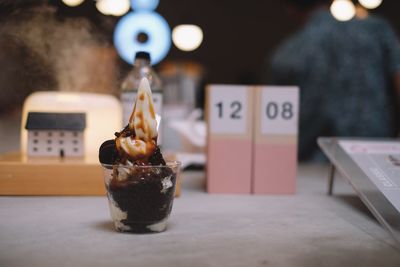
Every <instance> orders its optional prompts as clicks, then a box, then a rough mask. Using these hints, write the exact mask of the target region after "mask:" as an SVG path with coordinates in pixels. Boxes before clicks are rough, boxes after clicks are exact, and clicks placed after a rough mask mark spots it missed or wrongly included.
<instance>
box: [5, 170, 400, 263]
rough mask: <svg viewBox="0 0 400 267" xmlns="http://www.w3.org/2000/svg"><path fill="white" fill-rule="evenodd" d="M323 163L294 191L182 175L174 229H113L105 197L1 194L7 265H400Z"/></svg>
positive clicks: (377, 227)
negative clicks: (258, 191) (331, 188)
mask: <svg viewBox="0 0 400 267" xmlns="http://www.w3.org/2000/svg"><path fill="white" fill-rule="evenodd" d="M327 173H328V169H327V167H326V166H301V167H300V169H299V177H298V192H297V194H296V195H282V196H272V195H269V196H251V195H208V194H206V193H204V191H203V188H204V174H203V173H201V172H191V173H185V174H184V183H183V192H182V196H181V197H180V198H177V199H176V200H175V203H174V207H173V211H172V215H171V217H170V220H169V228H168V230H167V231H166V232H164V233H159V234H146V235H137V234H122V233H116V232H115V231H114V230H113V228H112V224H111V222H110V217H109V211H108V206H107V201H106V198H105V197H0V266H10V267H11V266H32V267H34V266H42V267H46V266H57V267H62V266H96V267H100V266H163V267H164V266H165V267H168V266H173V267H180V266H191V267H195V266H286V267H288V266H335V267H337V266H396V267H398V266H400V253H399V251H398V250H397V249H395V248H394V242H393V241H392V240H391V238H390V237H389V236H388V235H387V233H386V232H385V231H384V230H383V229H382V228H381V226H380V225H379V224H378V223H377V222H376V220H374V218H373V217H372V215H370V213H369V212H368V211H367V210H366V208H365V207H364V206H363V204H362V203H361V202H360V200H358V198H357V197H356V196H355V195H354V194H353V193H352V190H351V188H350V187H349V186H348V185H347V184H344V183H343V182H341V180H337V183H336V189H335V195H334V196H333V197H329V196H327V195H326V194H325V193H326V187H327V178H326V177H327Z"/></svg>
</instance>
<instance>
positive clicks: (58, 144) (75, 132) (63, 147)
mask: <svg viewBox="0 0 400 267" xmlns="http://www.w3.org/2000/svg"><path fill="white" fill-rule="evenodd" d="M25 128H26V129H27V131H28V142H27V144H28V147H27V152H28V156H30V157H31V156H32V157H35V156H42V157H43V156H44V157H49V156H50V157H82V156H84V153H85V151H84V147H85V144H84V130H85V128H86V114H85V113H49V112H29V113H28V118H27V121H26V125H25Z"/></svg>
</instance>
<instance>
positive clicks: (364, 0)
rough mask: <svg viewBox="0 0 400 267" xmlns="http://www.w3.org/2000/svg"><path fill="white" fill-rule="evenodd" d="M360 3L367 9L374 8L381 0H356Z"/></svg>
mask: <svg viewBox="0 0 400 267" xmlns="http://www.w3.org/2000/svg"><path fill="white" fill-rule="evenodd" d="M358 2H360V4H361V5H362V6H363V7H365V8H368V9H374V8H377V7H378V6H380V5H381V4H382V0H358Z"/></svg>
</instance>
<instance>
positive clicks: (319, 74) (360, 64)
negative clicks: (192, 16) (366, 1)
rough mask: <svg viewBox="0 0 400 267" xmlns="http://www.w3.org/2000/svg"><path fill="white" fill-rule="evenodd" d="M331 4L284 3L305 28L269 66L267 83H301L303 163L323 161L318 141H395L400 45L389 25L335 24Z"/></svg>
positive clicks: (370, 20)
mask: <svg viewBox="0 0 400 267" xmlns="http://www.w3.org/2000/svg"><path fill="white" fill-rule="evenodd" d="M331 2H332V1H329V0H286V3H287V6H288V11H289V13H290V15H291V16H292V17H293V18H294V19H296V20H297V21H298V22H299V23H301V24H302V28H301V29H300V30H299V31H298V32H297V33H295V34H294V35H293V36H292V37H290V38H289V39H288V40H287V41H286V42H284V43H283V44H282V45H281V46H280V47H279V48H278V49H277V50H276V51H275V53H274V56H273V58H272V60H271V62H270V68H269V69H270V72H269V74H268V82H269V83H270V84H274V85H298V86H300V99H301V100H300V133H299V159H300V160H302V161H318V160H323V155H322V153H321V152H320V150H319V148H318V146H317V138H318V137H319V136H342V137H343V136H353V137H395V136H397V135H398V129H399V120H398V118H397V115H398V114H399V111H398V109H397V107H398V104H399V96H400V45H399V42H398V39H397V37H396V35H395V33H394V31H393V30H392V28H391V26H390V25H389V23H388V22H386V21H385V20H384V19H382V18H378V17H375V16H371V15H370V16H368V17H366V18H363V19H361V18H354V19H352V20H350V21H347V22H340V21H337V20H336V19H335V18H334V17H333V16H332V15H331V14H330V12H329V6H330V4H331Z"/></svg>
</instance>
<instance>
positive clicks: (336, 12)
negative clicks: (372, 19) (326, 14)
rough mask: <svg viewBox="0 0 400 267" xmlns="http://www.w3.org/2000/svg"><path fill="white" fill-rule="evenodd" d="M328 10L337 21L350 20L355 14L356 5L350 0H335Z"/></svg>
mask: <svg viewBox="0 0 400 267" xmlns="http://www.w3.org/2000/svg"><path fill="white" fill-rule="evenodd" d="M330 10H331V13H332V16H333V17H334V18H335V19H337V20H339V21H348V20H351V19H352V18H353V17H354V15H355V14H356V7H355V6H354V4H353V2H351V1H350V0H335V1H333V3H332V5H331V8H330Z"/></svg>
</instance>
